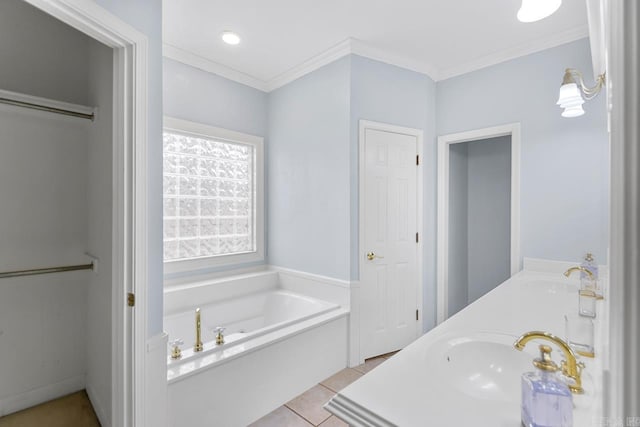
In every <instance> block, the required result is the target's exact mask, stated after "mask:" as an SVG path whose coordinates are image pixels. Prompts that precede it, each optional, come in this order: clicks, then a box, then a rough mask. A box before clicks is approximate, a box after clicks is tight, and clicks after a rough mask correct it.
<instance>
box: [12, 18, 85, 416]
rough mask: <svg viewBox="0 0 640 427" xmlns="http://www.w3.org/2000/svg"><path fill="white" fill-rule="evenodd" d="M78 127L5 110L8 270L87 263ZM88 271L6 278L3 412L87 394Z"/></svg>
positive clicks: (73, 121) (40, 115) (82, 155)
mask: <svg viewBox="0 0 640 427" xmlns="http://www.w3.org/2000/svg"><path fill="white" fill-rule="evenodd" d="M0 32H1V29H0ZM77 121H78V119H71V118H69V119H67V118H61V117H52V116H50V115H48V114H47V113H39V112H31V111H27V110H17V109H12V108H11V107H0V129H2V131H1V132H0V199H1V200H2V204H1V205H0V271H8V270H20V269H31V268H39V267H53V266H59V265H70V264H79V263H86V262H87V259H86V257H84V256H83V253H84V250H85V242H86V237H87V220H86V218H87V207H86V204H85V198H86V195H87V185H86V179H85V177H86V173H87V169H86V168H87V164H86V156H87V145H86V139H87V128H86V125H84V124H78V123H77ZM90 274H91V273H90V272H86V271H80V272H73V273H63V274H47V275H42V276H30V277H22V278H10V279H0V360H1V361H2V363H0V415H2V414H3V413H7V412H12V411H14V410H19V409H22V408H24V407H26V406H31V405H33V404H35V403H38V402H39V401H43V400H48V399H50V398H51V397H52V396H55V395H56V394H64V393H68V392H71V391H75V390H79V389H82V388H83V387H84V373H85V352H84V338H85V335H86V307H85V302H86V296H87V286H86V285H87V280H88V277H89V275H90Z"/></svg>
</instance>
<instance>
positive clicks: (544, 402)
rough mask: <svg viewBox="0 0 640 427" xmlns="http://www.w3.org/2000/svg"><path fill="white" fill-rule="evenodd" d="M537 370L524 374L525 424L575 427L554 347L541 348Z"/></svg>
mask: <svg viewBox="0 0 640 427" xmlns="http://www.w3.org/2000/svg"><path fill="white" fill-rule="evenodd" d="M533 366H535V367H536V368H537V369H536V370H535V371H533V372H526V373H524V374H523V375H522V425H524V426H525V427H572V426H573V398H572V396H571V391H569V387H568V386H567V384H566V383H565V382H564V381H562V379H560V378H559V377H558V375H557V373H556V372H557V371H558V365H556V364H555V363H554V361H553V360H551V347H549V346H548V345H541V346H540V358H539V359H535V360H534V361H533Z"/></svg>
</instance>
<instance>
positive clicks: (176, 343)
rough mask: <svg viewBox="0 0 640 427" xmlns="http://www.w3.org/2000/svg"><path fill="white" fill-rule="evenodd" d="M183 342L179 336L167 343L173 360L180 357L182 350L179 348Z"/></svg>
mask: <svg viewBox="0 0 640 427" xmlns="http://www.w3.org/2000/svg"><path fill="white" fill-rule="evenodd" d="M182 344H184V341H182V340H181V339H180V338H177V339H175V340H173V341H171V342H170V343H169V345H170V346H171V358H172V359H173V360H178V359H180V358H181V357H182V350H180V346H181V345H182Z"/></svg>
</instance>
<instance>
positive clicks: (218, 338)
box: [213, 326, 227, 345]
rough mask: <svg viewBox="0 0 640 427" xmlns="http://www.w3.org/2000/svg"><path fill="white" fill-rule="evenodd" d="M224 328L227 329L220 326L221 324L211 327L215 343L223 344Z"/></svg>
mask: <svg viewBox="0 0 640 427" xmlns="http://www.w3.org/2000/svg"><path fill="white" fill-rule="evenodd" d="M225 329H227V328H225V327H222V326H216V327H215V328H214V329H213V332H214V333H215V334H216V344H217V345H220V344H224V335H223V333H224V331H225Z"/></svg>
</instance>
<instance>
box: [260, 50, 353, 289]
mask: <svg viewBox="0 0 640 427" xmlns="http://www.w3.org/2000/svg"><path fill="white" fill-rule="evenodd" d="M350 66H351V62H350V58H349V57H344V58H342V59H339V60H338V61H336V62H333V63H331V64H328V65H326V66H324V67H322V68H320V69H319V70H316V71H314V72H313V73H310V74H307V75H306V76H304V77H301V78H300V79H298V80H296V81H294V82H292V83H289V84H288V85H286V86H284V87H281V88H279V89H277V90H275V91H273V92H271V93H270V94H269V97H268V111H269V119H268V120H269V146H268V149H267V159H268V162H267V164H268V166H267V170H268V179H267V181H268V186H267V194H268V195H269V197H268V210H267V211H268V215H267V216H268V227H267V229H268V230H269V234H268V259H269V263H270V264H272V265H277V266H282V267H287V268H292V269H296V270H301V271H305V272H309V273H315V274H321V275H325V276H329V277H334V278H337V279H343V280H349V278H350V265H349V264H350V263H349V260H350V253H349V252H350V244H351V243H350V236H351V234H350V225H351V216H350V215H351V213H350V188H349V182H350V174H351V173H353V172H352V171H350V158H349V155H350V144H349V98H350V93H349V87H350Z"/></svg>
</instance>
